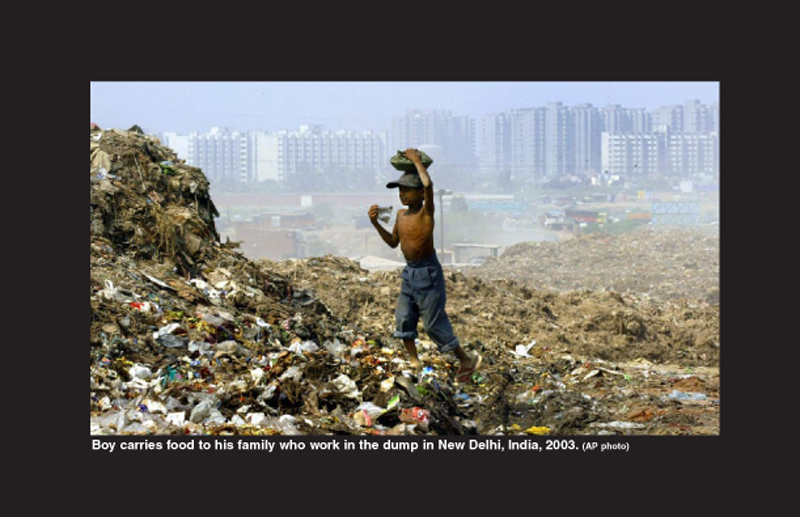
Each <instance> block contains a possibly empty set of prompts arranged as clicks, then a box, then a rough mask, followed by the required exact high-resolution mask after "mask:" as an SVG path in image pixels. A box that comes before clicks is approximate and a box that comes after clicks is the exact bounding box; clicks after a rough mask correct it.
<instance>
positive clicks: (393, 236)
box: [372, 220, 400, 248]
mask: <svg viewBox="0 0 800 517" xmlns="http://www.w3.org/2000/svg"><path fill="white" fill-rule="evenodd" d="M372 226H374V227H375V229H376V230H378V235H380V236H381V239H383V242H385V243H386V244H388V245H389V247H390V248H396V247H397V245H398V244H400V237H399V236H398V233H397V220H395V222H394V229H393V230H392V233H389V232H388V231H387V230H386V228H384V227H383V226H382V225H381V223H379V222H378V221H372Z"/></svg>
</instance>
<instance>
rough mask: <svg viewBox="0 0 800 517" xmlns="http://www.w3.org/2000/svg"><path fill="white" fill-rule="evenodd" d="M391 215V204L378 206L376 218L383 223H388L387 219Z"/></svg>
mask: <svg viewBox="0 0 800 517" xmlns="http://www.w3.org/2000/svg"><path fill="white" fill-rule="evenodd" d="M391 217H392V207H391V206H379V207H378V219H380V220H381V221H383V222H384V223H388V222H389V219H391Z"/></svg>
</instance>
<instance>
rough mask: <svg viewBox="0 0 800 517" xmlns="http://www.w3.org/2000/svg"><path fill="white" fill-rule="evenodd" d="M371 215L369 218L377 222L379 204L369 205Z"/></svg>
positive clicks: (368, 213)
mask: <svg viewBox="0 0 800 517" xmlns="http://www.w3.org/2000/svg"><path fill="white" fill-rule="evenodd" d="M367 215H368V216H369V220H370V221H371V222H372V223H373V224H375V223H376V222H377V221H378V205H372V206H371V207H369V212H367Z"/></svg>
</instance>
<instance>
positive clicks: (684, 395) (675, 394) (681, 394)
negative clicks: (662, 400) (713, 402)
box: [667, 390, 708, 400]
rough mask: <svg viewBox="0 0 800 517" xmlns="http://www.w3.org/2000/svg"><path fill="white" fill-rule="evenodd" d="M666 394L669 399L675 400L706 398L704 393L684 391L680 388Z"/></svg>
mask: <svg viewBox="0 0 800 517" xmlns="http://www.w3.org/2000/svg"><path fill="white" fill-rule="evenodd" d="M667 396H668V397H669V398H671V399H677V400H706V399H707V398H708V396H707V395H706V394H705V393H696V392H686V391H680V390H672V393H670V394H669V395H667Z"/></svg>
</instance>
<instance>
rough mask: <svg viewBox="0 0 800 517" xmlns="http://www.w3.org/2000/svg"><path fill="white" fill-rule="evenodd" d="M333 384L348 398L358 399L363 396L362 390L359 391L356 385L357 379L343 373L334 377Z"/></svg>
mask: <svg viewBox="0 0 800 517" xmlns="http://www.w3.org/2000/svg"><path fill="white" fill-rule="evenodd" d="M331 384H332V385H333V386H334V387H335V388H336V390H337V391H338V392H339V393H341V394H342V395H344V396H345V397H347V398H351V399H357V398H359V397H360V396H361V392H359V391H358V386H356V383H355V381H354V380H353V379H351V378H350V377H348V376H347V375H345V374H343V373H342V374H340V375H339V376H338V377H336V378H335V379H333V380H332V381H331Z"/></svg>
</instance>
